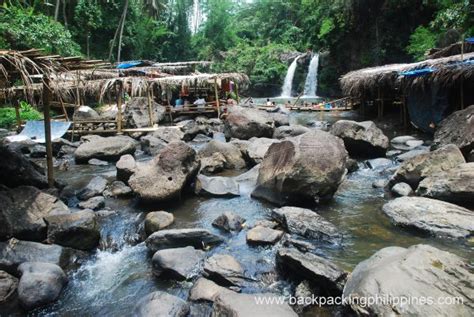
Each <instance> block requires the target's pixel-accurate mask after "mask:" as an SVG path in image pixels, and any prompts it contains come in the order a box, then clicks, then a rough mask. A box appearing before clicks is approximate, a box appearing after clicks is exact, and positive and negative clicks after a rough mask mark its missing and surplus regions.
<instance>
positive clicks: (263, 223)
mask: <svg viewBox="0 0 474 317" xmlns="http://www.w3.org/2000/svg"><path fill="white" fill-rule="evenodd" d="M258 226H261V227H265V228H270V229H275V228H276V227H278V222H276V221H272V220H267V219H262V220H257V221H255V223H254V225H253V228H255V227H258Z"/></svg>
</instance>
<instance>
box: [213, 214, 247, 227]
mask: <svg viewBox="0 0 474 317" xmlns="http://www.w3.org/2000/svg"><path fill="white" fill-rule="evenodd" d="M244 223H245V219H244V218H242V217H241V216H239V215H237V214H235V213H233V212H231V211H227V212H224V213H223V214H222V215H220V216H219V217H217V218H216V219H214V221H213V222H212V225H213V226H214V227H217V228H219V229H222V230H224V231H227V232H230V231H240V230H242V228H243V226H244Z"/></svg>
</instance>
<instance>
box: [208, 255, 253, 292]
mask: <svg viewBox="0 0 474 317" xmlns="http://www.w3.org/2000/svg"><path fill="white" fill-rule="evenodd" d="M204 276H205V277H207V278H208V279H210V280H213V281H215V282H216V283H217V284H220V285H224V286H240V285H241V284H242V282H243V281H244V280H245V277H244V269H243V268H242V266H241V265H240V263H239V262H238V261H237V260H236V259H235V258H234V257H233V256H231V255H228V254H214V255H213V256H211V257H210V258H208V259H207V260H206V262H205V263H204Z"/></svg>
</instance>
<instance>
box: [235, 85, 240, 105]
mask: <svg viewBox="0 0 474 317" xmlns="http://www.w3.org/2000/svg"><path fill="white" fill-rule="evenodd" d="M235 95H236V97H237V104H240V96H239V84H237V83H235Z"/></svg>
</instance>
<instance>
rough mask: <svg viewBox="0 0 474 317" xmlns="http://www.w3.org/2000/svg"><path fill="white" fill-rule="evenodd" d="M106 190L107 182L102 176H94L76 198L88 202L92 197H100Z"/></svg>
mask: <svg viewBox="0 0 474 317" xmlns="http://www.w3.org/2000/svg"><path fill="white" fill-rule="evenodd" d="M106 188H107V180H106V179H105V178H103V177H102V176H95V177H94V178H92V179H91V180H90V182H89V183H88V184H87V186H86V187H84V188H83V189H82V190H81V191H80V192H79V194H77V198H79V199H80V200H88V199H90V198H92V197H95V196H98V195H102V193H103V192H104V190H105V189H106Z"/></svg>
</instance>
